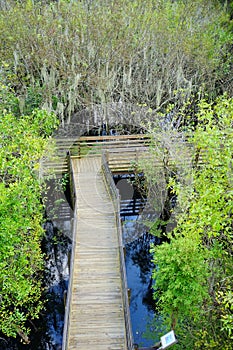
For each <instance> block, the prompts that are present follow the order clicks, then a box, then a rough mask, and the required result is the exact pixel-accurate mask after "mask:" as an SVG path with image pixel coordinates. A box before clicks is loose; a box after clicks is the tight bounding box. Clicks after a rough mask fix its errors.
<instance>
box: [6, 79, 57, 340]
mask: <svg viewBox="0 0 233 350" xmlns="http://www.w3.org/2000/svg"><path fill="white" fill-rule="evenodd" d="M0 89H1V90H0V98H1V114H0V169H1V171H0V222H1V226H0V298H1V299H0V315H1V318H0V329H1V332H2V333H3V334H4V335H6V336H8V337H9V336H13V337H15V336H16V335H19V336H20V337H21V338H22V339H23V340H24V342H28V341H29V338H28V332H29V328H28V323H27V321H28V320H33V319H34V318H38V316H39V313H40V312H41V310H42V309H43V305H42V301H41V295H42V283H41V279H42V276H43V275H42V269H43V256H42V253H41V239H42V237H43V230H42V226H41V224H42V220H43V206H42V203H41V190H42V185H43V184H42V179H41V178H40V176H39V171H40V165H39V161H40V158H41V157H42V155H43V152H44V151H45V149H46V145H47V140H46V135H47V134H50V133H51V131H52V130H53V129H54V127H55V126H56V124H57V121H56V117H55V115H52V114H48V113H47V112H46V111H43V110H40V111H39V110H34V111H33V112H32V113H31V114H30V115H28V116H27V115H24V116H23V118H22V117H21V118H20V117H17V116H15V115H14V114H13V113H11V112H10V111H7V109H8V108H9V106H10V105H11V106H13V105H14V104H15V97H14V95H12V93H11V92H10V91H9V89H8V88H7V86H4V85H1V86H0Z"/></svg>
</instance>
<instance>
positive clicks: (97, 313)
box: [64, 157, 128, 350]
mask: <svg viewBox="0 0 233 350" xmlns="http://www.w3.org/2000/svg"><path fill="white" fill-rule="evenodd" d="M72 163H73V177H74V181H75V191H76V198H77V208H78V209H77V212H76V217H77V225H76V232H75V242H76V245H75V246H76V248H75V250H74V256H73V259H74V262H73V274H72V285H71V286H70V288H71V298H70V308H69V322H68V331H67V341H66V344H67V345H66V347H64V349H66V350H73V349H75V350H82V349H89V348H93V349H101V350H105V349H106V350H107V349H121V350H128V349H127V345H126V334H125V318H124V307H123V300H122V280H121V269H120V261H119V248H118V238H117V229H116V225H115V215H114V207H113V204H112V200H111V198H110V197H109V195H108V193H107V191H106V187H105V183H104V181H103V177H102V173H101V172H100V170H101V159H100V158H99V157H98V158H88V159H86V158H84V159H80V160H78V159H72Z"/></svg>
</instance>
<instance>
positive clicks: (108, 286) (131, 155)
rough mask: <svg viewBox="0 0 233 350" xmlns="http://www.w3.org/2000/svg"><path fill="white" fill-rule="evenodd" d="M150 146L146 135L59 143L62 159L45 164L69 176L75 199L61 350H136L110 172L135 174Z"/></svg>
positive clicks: (84, 138) (118, 215) (119, 224)
mask: <svg viewBox="0 0 233 350" xmlns="http://www.w3.org/2000/svg"><path fill="white" fill-rule="evenodd" d="M148 143H149V139H148V138H147V137H146V136H143V135H130V136H117V137H113V136H102V137H96V138H93V137H80V138H79V139H78V140H76V139H58V140H57V147H58V158H56V159H54V160H52V161H49V162H47V164H46V163H45V164H44V168H45V169H46V167H47V169H49V168H53V170H54V172H55V173H58V174H59V173H60V174H61V173H65V172H69V174H70V177H71V189H72V190H71V191H72V194H73V198H74V225H73V236H72V239H73V245H72V257H71V266H70V282H69V290H68V293H67V301H66V313H65V324H64V336H63V346H62V350H89V349H90V350H133V349H134V346H133V338H132V332H131V322H130V315H129V303H128V293H127V291H128V289H127V283H126V272H125V262H124V252H123V245H122V232H121V220H120V199H119V194H118V191H117V189H116V187H115V184H114V181H113V178H112V173H118V174H122V173H129V172H133V171H135V169H137V162H138V160H139V158H140V157H145V156H146V155H148V154H149V153H148ZM66 153H68V157H64V154H66ZM160 164H161V162H160Z"/></svg>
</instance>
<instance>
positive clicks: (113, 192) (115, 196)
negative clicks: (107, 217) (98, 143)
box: [102, 152, 134, 350]
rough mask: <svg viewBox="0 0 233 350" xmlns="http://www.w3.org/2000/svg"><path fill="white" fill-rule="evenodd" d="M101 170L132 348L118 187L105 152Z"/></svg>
mask: <svg viewBox="0 0 233 350" xmlns="http://www.w3.org/2000/svg"><path fill="white" fill-rule="evenodd" d="M102 172H103V175H104V179H105V182H106V185H107V188H108V190H109V193H110V196H111V198H112V202H113V205H114V212H115V218H116V227H117V233H118V244H119V258H120V267H121V282H122V298H123V303H124V316H125V335H126V341H127V349H128V350H133V349H134V345H133V335H132V328H131V319H130V311H129V300H128V299H129V298H128V287H127V277H126V269H125V257H124V249H123V242H122V228H121V219H120V195H119V191H118V189H117V188H116V186H115V183H114V180H113V177H112V173H111V170H110V169H109V166H108V162H107V157H106V153H105V152H103V153H102Z"/></svg>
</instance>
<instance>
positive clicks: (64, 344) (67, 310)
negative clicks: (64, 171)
mask: <svg viewBox="0 0 233 350" xmlns="http://www.w3.org/2000/svg"><path fill="white" fill-rule="evenodd" d="M68 159H69V169H70V184H71V188H72V189H73V191H75V189H74V179H73V176H74V173H73V168H72V161H71V157H70V156H68ZM73 200H74V202H73V204H74V212H75V213H76V212H77V207H76V201H75V193H73ZM76 224H77V215H74V221H73V232H72V238H73V240H72V252H71V259H70V271H69V272H70V273H69V275H70V280H69V287H68V292H67V296H66V306H65V319H64V327H63V339H62V350H67V345H68V344H67V342H68V338H69V337H68V333H69V317H70V304H71V296H72V285H73V269H74V256H75V248H76V226H77V225H76Z"/></svg>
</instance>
